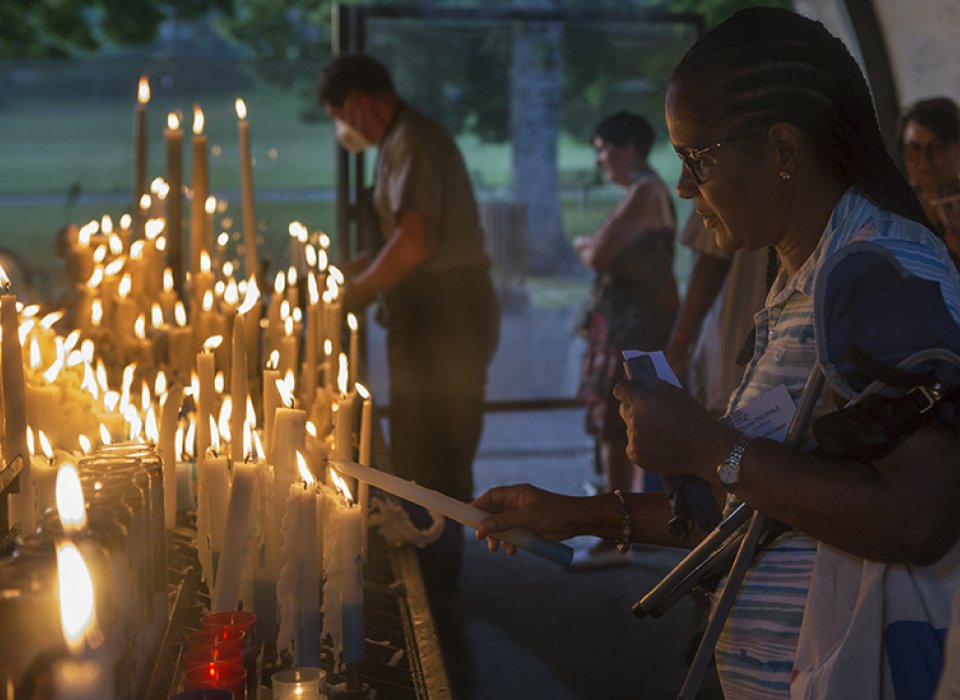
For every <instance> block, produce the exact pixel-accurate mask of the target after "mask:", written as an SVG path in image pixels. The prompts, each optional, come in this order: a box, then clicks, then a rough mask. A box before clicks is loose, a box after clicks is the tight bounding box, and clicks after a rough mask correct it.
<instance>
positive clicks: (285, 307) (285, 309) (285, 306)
mask: <svg viewBox="0 0 960 700" xmlns="http://www.w3.org/2000/svg"><path fill="white" fill-rule="evenodd" d="M289 317H290V302H289V301H287V300H286V299H284V300H283V301H281V302H280V318H283V319H286V318H289Z"/></svg>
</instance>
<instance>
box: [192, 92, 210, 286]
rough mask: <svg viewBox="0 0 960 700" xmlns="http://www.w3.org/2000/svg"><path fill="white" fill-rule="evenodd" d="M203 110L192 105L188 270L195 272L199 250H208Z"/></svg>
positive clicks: (205, 140) (205, 143) (207, 179)
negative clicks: (189, 251) (191, 189)
mask: <svg viewBox="0 0 960 700" xmlns="http://www.w3.org/2000/svg"><path fill="white" fill-rule="evenodd" d="M203 123H204V119H203V110H201V109H200V106H199V105H194V106H193V142H192V146H193V161H192V166H193V167H192V171H193V172H192V175H191V179H190V184H191V185H192V186H193V199H192V200H191V202H190V250H191V252H192V255H191V256H190V270H191V271H192V272H193V273H194V274H196V273H197V272H198V271H199V269H200V251H201V250H210V249H211V243H212V241H211V240H210V228H209V226H208V224H209V217H208V216H207V210H206V205H207V197H208V195H209V194H210V182H209V178H208V174H207V137H206V135H205V134H204V133H203Z"/></svg>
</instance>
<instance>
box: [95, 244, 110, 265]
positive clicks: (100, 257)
mask: <svg viewBox="0 0 960 700" xmlns="http://www.w3.org/2000/svg"><path fill="white" fill-rule="evenodd" d="M106 259H107V246H105V245H98V246H97V247H96V248H94V250H93V262H94V263H96V264H97V265H99V264H101V263H102V262H103V261H104V260H106Z"/></svg>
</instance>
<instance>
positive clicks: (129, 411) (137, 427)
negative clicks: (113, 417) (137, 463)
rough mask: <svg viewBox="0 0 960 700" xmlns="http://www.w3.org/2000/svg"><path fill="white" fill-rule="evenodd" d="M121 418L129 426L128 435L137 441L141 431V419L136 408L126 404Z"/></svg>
mask: <svg viewBox="0 0 960 700" xmlns="http://www.w3.org/2000/svg"><path fill="white" fill-rule="evenodd" d="M123 419H124V420H125V421H126V422H127V424H128V425H129V426H130V432H129V433H128V437H129V438H130V439H131V440H135V441H138V442H139V441H140V435H141V434H142V433H143V421H142V420H141V419H140V414H138V413H137V409H136V408H134V407H133V406H132V405H128V406H127V407H126V408H124V409H123Z"/></svg>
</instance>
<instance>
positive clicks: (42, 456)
mask: <svg viewBox="0 0 960 700" xmlns="http://www.w3.org/2000/svg"><path fill="white" fill-rule="evenodd" d="M36 435H37V438H36V442H38V443H40V449H39V450H37V449H36V446H35V445H33V444H32V443H34V440H33V439H31V438H32V437H33V434H32V431H30V432H28V433H27V443H28V448H29V449H30V453H31V455H32V456H31V457H30V465H31V467H32V469H33V472H34V474H33V484H34V486H35V488H36V493H37V502H36V508H35V512H36V513H37V514H39V515H43V513H44V512H45V511H46V510H47V509H48V508H53V507H54V506H55V505H56V497H57V469H58V467H57V465H56V464H54V454H53V448H52V447H51V446H50V441H49V440H47V436H46V434H45V433H44V432H43V431H42V430H38V431H37V432H36Z"/></svg>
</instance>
